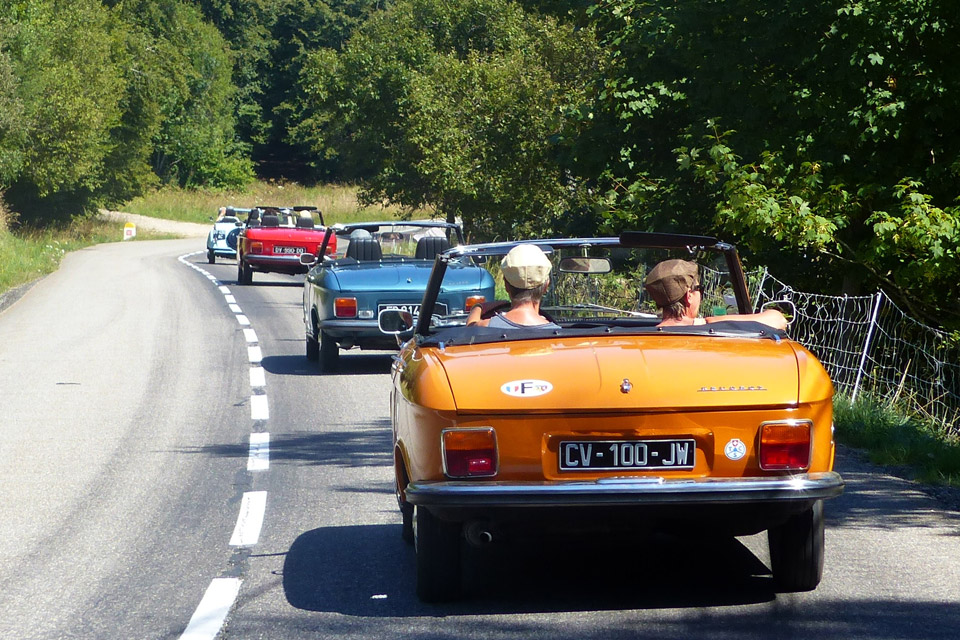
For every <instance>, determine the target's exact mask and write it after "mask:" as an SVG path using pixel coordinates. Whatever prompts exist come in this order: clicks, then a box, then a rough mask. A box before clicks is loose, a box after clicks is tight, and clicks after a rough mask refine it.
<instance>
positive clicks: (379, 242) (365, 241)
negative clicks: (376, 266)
mask: <svg viewBox="0 0 960 640" xmlns="http://www.w3.org/2000/svg"><path fill="white" fill-rule="evenodd" d="M335 232H336V234H337V255H336V257H337V258H344V257H347V258H350V257H358V256H359V257H360V258H359V259H363V257H364V256H366V257H367V259H370V257H371V256H376V259H377V260H378V261H391V260H401V261H406V260H429V261H433V259H434V258H435V257H436V256H437V255H438V254H440V253H442V252H444V251H447V250H448V249H451V248H454V247H457V246H459V245H460V244H461V238H460V233H459V229H458V228H457V227H456V225H447V224H444V223H439V222H423V223H417V222H397V223H391V222H377V223H363V224H354V225H344V226H342V227H339V228H336V229H335ZM351 244H352V245H353V249H351V248H350V246H351Z"/></svg>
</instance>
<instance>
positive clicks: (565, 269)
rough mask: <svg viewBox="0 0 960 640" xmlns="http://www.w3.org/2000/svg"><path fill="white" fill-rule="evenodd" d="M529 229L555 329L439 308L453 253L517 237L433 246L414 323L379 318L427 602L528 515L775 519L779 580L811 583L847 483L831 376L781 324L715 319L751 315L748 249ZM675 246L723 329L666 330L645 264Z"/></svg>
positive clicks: (741, 525) (695, 521)
mask: <svg viewBox="0 0 960 640" xmlns="http://www.w3.org/2000/svg"><path fill="white" fill-rule="evenodd" d="M531 243H533V244H536V245H537V246H539V247H540V248H541V249H542V250H543V252H544V253H545V254H546V255H547V256H548V259H549V262H550V264H551V268H550V276H549V277H550V282H549V285H547V289H546V292H545V293H544V296H543V299H542V302H541V307H540V311H541V313H542V314H543V315H544V316H545V317H546V318H547V319H549V320H551V321H552V322H551V323H550V324H548V325H544V326H541V327H535V326H528V327H507V328H497V327H496V326H478V325H476V324H472V325H470V326H467V325H466V316H464V315H462V314H461V315H457V316H442V315H438V314H437V313H435V312H432V310H433V307H434V303H435V301H436V300H437V296H438V294H439V291H440V284H441V282H442V281H443V276H444V273H445V271H446V270H447V268H448V265H451V264H454V263H462V262H464V261H466V262H471V263H480V264H485V265H486V266H487V267H488V268H489V269H491V271H493V272H494V273H497V272H498V271H499V270H500V266H501V264H502V263H501V261H500V259H499V257H500V256H503V255H504V254H506V253H507V252H508V251H509V250H510V249H511V248H512V247H514V246H515V245H516V244H517V243H497V244H486V245H465V246H460V247H457V248H455V249H453V250H450V251H447V252H445V253H443V254H441V255H440V256H438V257H437V259H436V262H435V264H434V267H433V272H432V274H431V278H430V282H429V284H428V286H427V290H426V293H425V295H424V298H423V301H422V305H421V313H420V314H419V316H418V318H417V320H416V325H415V326H414V325H413V319H412V317H411V316H410V314H409V313H407V312H404V311H402V310H385V311H383V312H381V314H380V318H379V325H380V329H381V331H383V332H384V333H393V334H395V335H398V336H401V337H403V338H410V339H409V340H407V342H406V343H405V344H404V345H403V347H402V349H401V351H400V354H399V356H398V357H397V358H396V360H395V364H394V367H393V389H392V393H391V403H390V407H391V420H392V424H393V436H394V437H393V442H394V459H395V467H396V491H397V497H398V500H399V503H400V511H401V513H402V515H403V534H404V537H405V538H406V539H408V540H409V541H413V542H414V543H415V547H416V557H417V593H418V596H419V597H420V598H421V599H422V600H425V601H436V600H444V599H450V598H454V597H457V595H458V594H459V592H460V590H461V555H460V552H461V545H462V544H464V543H472V544H476V545H483V544H488V543H496V542H497V540H498V539H501V538H502V539H508V538H510V537H511V536H514V535H522V534H523V532H524V531H529V530H530V529H529V527H531V526H536V527H550V528H561V529H562V528H564V527H571V526H575V527H576V528H577V530H583V528H584V527H592V526H596V527H597V528H598V529H600V530H609V529H610V528H611V527H628V528H637V530H638V531H639V530H643V531H647V530H649V529H650V528H651V527H657V528H660V527H663V528H671V529H672V530H676V529H677V527H680V528H681V529H682V528H684V527H688V528H693V527H696V528H698V529H700V530H704V529H705V528H706V527H709V529H707V530H710V531H717V532H718V533H720V532H722V533H725V534H728V535H735V536H739V535H751V534H755V533H758V532H761V531H763V530H767V531H768V539H769V547H770V558H771V564H772V567H771V570H772V574H773V582H774V584H775V585H776V588H777V589H778V590H779V591H801V590H810V589H814V588H815V587H816V586H817V585H818V584H819V582H820V578H821V574H822V570H823V555H824V523H823V500H824V499H826V498H831V497H834V496H837V495H839V494H840V493H841V492H842V491H843V480H842V479H841V477H840V476H839V475H838V474H837V473H835V472H834V471H833V462H834V439H833V424H832V420H833V415H832V404H831V402H832V396H833V385H832V384H831V382H830V379H829V377H828V376H827V373H826V371H824V369H823V367H822V366H821V364H820V363H819V362H818V361H817V359H816V358H815V357H814V356H813V355H812V354H811V353H810V352H809V351H807V350H806V349H804V348H803V347H802V346H801V345H799V344H797V343H796V342H794V341H793V340H791V339H790V338H789V336H788V335H787V333H785V332H784V331H782V330H779V329H774V328H771V326H769V325H767V324H762V323H760V322H757V321H755V320H749V319H747V320H745V319H743V318H742V317H741V318H737V319H732V320H727V321H719V322H718V321H716V320H717V318H716V317H715V316H717V315H730V316H733V315H735V314H748V313H750V312H751V310H752V307H751V303H750V293H749V290H748V286H747V282H746V278H745V277H744V273H743V270H742V268H741V265H740V261H739V258H738V256H737V252H736V249H735V247H734V246H732V245H730V244H726V243H723V242H719V241H717V240H716V239H715V238H708V237H702V236H682V235H666V234H652V233H639V232H629V233H625V234H623V235H622V236H621V237H620V238H577V239H559V240H537V241H531ZM677 258H680V259H683V260H684V261H687V262H688V263H689V262H695V263H696V264H697V265H699V266H698V267H697V268H696V269H694V272H693V273H695V276H694V277H693V279H692V280H690V281H689V284H690V287H691V289H690V290H691V291H693V290H696V291H698V292H700V293H701V299H702V302H701V303H700V313H701V314H702V315H703V316H714V317H713V318H711V320H712V321H711V322H710V323H699V321H697V322H698V324H691V325H689V326H658V325H660V323H661V318H660V316H659V312H658V309H657V307H656V305H655V304H654V303H653V301H652V300H650V299H648V297H647V292H646V290H645V289H644V286H643V282H644V278H645V277H646V276H647V274H648V273H649V272H650V270H651V269H653V267H654V266H655V265H657V264H658V263H660V262H661V261H663V260H665V259H677ZM691 320H692V319H691ZM493 324H498V323H493ZM499 324H501V325H502V324H503V323H502V322H501V323H499ZM411 336H412V337H411Z"/></svg>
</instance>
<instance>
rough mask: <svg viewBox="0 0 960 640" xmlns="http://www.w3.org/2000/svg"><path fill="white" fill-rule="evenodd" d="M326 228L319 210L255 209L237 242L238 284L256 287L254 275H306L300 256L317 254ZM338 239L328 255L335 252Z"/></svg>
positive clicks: (264, 207) (309, 208) (329, 246)
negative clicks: (257, 272)
mask: <svg viewBox="0 0 960 640" xmlns="http://www.w3.org/2000/svg"><path fill="white" fill-rule="evenodd" d="M325 231H326V227H325V226H324V222H323V214H322V213H320V211H319V210H318V209H317V208H316V207H304V206H298V207H266V206H261V207H255V208H253V209H251V211H250V215H249V217H248V218H247V224H246V226H245V227H244V229H243V231H242V232H241V233H240V237H239V241H238V242H237V284H253V272H254V271H259V272H261V273H286V274H291V275H292V274H296V273H306V272H307V270H308V267H307V266H306V265H304V264H302V263H301V262H300V254H303V253H310V254H313V255H316V254H317V252H318V251H319V249H320V246H321V245H322V244H323V237H324V233H325ZM336 249H337V246H336V236H334V238H333V239H332V241H331V242H329V243H327V253H329V254H333V253H334V252H336Z"/></svg>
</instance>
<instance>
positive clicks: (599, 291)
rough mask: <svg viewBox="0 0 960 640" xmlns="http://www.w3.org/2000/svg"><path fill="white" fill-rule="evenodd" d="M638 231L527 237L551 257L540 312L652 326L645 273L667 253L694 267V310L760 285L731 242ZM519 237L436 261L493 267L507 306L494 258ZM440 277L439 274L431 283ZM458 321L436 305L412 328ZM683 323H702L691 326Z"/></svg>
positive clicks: (731, 304)
mask: <svg viewBox="0 0 960 640" xmlns="http://www.w3.org/2000/svg"><path fill="white" fill-rule="evenodd" d="M640 235H642V237H643V240H644V241H645V242H646V244H645V245H641V246H637V245H638V244H639V242H630V241H625V242H621V241H620V239H617V238H588V239H558V240H533V241H530V242H531V243H533V244H536V245H537V246H539V247H540V248H541V249H542V250H543V252H544V253H545V254H546V255H547V257H548V259H549V261H550V264H551V269H550V274H549V284H548V285H547V288H546V290H545V291H544V293H543V297H542V300H541V302H540V313H541V314H542V315H543V316H544V317H546V318H548V319H550V320H551V321H552V323H553V324H552V325H551V326H553V327H555V326H556V325H559V327H560V330H561V331H564V332H566V331H567V330H571V331H572V330H578V331H579V330H587V331H589V330H601V331H604V330H606V331H610V330H614V329H616V330H618V331H622V330H639V329H643V330H652V329H655V328H657V325H658V324H659V323H660V321H661V319H662V310H661V309H660V308H659V307H658V305H657V304H656V302H655V301H654V299H653V298H652V297H651V295H650V294H649V293H648V291H647V290H646V289H645V288H644V280H645V279H646V278H647V276H648V274H650V272H651V271H652V270H653V269H654V268H655V267H656V266H657V265H658V264H661V263H662V262H664V261H668V260H681V261H683V265H684V266H683V269H684V270H685V271H684V273H685V274H688V275H689V274H695V275H693V276H691V277H688V278H687V279H686V280H682V279H681V280H682V281H683V282H684V284H683V285H682V286H683V291H684V292H685V291H687V290H688V288H689V289H694V288H695V289H698V290H699V291H700V292H701V296H700V308H699V315H700V316H702V317H704V316H723V315H727V314H738V313H749V312H750V311H752V309H751V307H750V302H749V301H750V299H751V297H752V296H751V295H750V290H751V289H753V290H755V289H756V288H757V287H758V286H759V280H760V274H759V273H758V274H749V275H748V276H745V275H744V273H743V271H742V268H741V266H740V262H739V259H738V257H737V254H736V250H735V248H734V247H732V246H731V245H727V244H725V243H720V242H718V241H716V240H715V239H712V238H704V237H699V236H673V235H662V234H640ZM651 237H652V240H651ZM688 239H689V240H688ZM517 244H518V243H495V244H487V245H466V246H464V247H461V248H460V249H459V250H452V251H448V252H447V253H446V254H444V256H443V257H442V258H441V259H440V260H439V261H438V268H439V269H440V270H441V271H442V270H443V269H444V268H445V266H446V265H448V264H449V265H455V264H457V263H458V262H460V261H464V260H470V261H478V262H481V263H482V264H484V265H485V267H486V268H487V270H489V271H490V273H491V275H493V277H494V280H495V282H496V283H497V295H496V298H497V300H502V301H503V305H504V307H503V308H504V309H506V308H509V305H510V300H509V295H508V293H507V289H506V287H505V286H504V282H503V279H502V277H501V275H502V274H501V273H500V264H501V259H502V258H503V256H504V255H506V253H507V252H509V251H510V249H512V248H513V247H514V246H516V245H517ZM439 284H440V281H439V280H436V281H435V282H433V283H432V285H435V286H439ZM430 297H431V288H430V287H428V290H427V294H426V296H425V298H424V302H425V303H429V302H430ZM484 317H489V316H487V315H485V316H484ZM729 324H732V323H727V328H726V331H729V330H730V328H729ZM743 324H746V325H749V326H741V327H740V328H739V329H737V332H740V331H746V332H747V333H758V332H759V331H761V329H758V327H757V326H756V323H753V322H749V323H743ZM464 325H465V318H464V317H463V316H447V315H443V314H438V313H436V311H434V313H433V314H432V319H431V321H430V324H429V325H425V324H424V323H421V326H420V328H419V329H418V333H420V334H421V335H422V336H426V335H430V334H432V333H435V332H436V331H437V330H440V329H441V328H451V327H457V326H461V327H462V326H464ZM721 328H722V327H716V326H715V325H714V330H713V331H712V333H714V334H716V333H718V332H720V331H719V330H720V329H721ZM671 329H679V328H671ZM687 330H689V331H701V329H698V328H696V327H689V328H687ZM704 330H705V329H704ZM531 331H535V329H533V328H528V329H524V330H522V333H524V334H527V333H530V332H531ZM474 333H475V335H474V339H478V336H481V335H483V332H471V334H474ZM766 333H770V332H769V331H767V332H766ZM500 334H501V335H502V334H503V332H502V331H501V332H500ZM510 337H511V338H512V337H513V336H510Z"/></svg>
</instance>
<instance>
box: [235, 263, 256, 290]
mask: <svg viewBox="0 0 960 640" xmlns="http://www.w3.org/2000/svg"><path fill="white" fill-rule="evenodd" d="M237 284H253V269H251V268H250V267H249V266H248V265H247V264H246V263H245V262H244V261H243V258H238V259H237Z"/></svg>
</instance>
